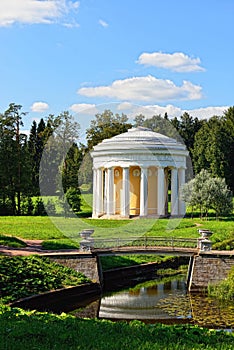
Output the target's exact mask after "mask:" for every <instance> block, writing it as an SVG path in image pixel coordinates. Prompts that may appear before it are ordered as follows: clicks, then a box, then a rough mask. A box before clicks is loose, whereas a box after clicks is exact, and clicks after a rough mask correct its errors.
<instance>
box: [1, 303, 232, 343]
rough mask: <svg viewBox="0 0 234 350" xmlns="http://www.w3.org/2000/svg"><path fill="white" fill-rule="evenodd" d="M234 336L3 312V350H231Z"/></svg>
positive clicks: (194, 329)
mask: <svg viewBox="0 0 234 350" xmlns="http://www.w3.org/2000/svg"><path fill="white" fill-rule="evenodd" d="M233 347H234V334H233V333H227V332H224V331H214V330H209V329H203V328H200V327H197V326H187V325H180V326H167V325H162V324H156V325H151V324H149V325H145V324H144V323H142V322H139V321H132V322H130V323H127V322H115V323H114V322H111V321H106V320H96V319H94V320H90V319H77V318H75V317H73V316H71V315H66V314H62V315H60V316H56V315H53V314H49V313H39V312H35V311H31V312H27V311H23V310H20V309H10V308H7V307H4V308H3V309H2V310H1V308H0V349H17V350H25V349H37V350H48V349H50V350H60V349H63V350H68V349H69V350H84V349H89V350H120V349H123V350H188V349H194V350H197V349H199V350H204V349H206V350H214V349H217V350H218V349H222V350H231V349H233Z"/></svg>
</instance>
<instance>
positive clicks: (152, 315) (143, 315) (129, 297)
mask: <svg viewBox="0 0 234 350" xmlns="http://www.w3.org/2000/svg"><path fill="white" fill-rule="evenodd" d="M171 293H173V295H174V296H175V295H177V296H178V297H182V296H184V295H185V293H186V284H185V283H184V282H183V281H177V280H174V281H171V282H167V283H159V284H155V285H153V286H152V287H147V288H145V287H142V288H139V289H136V290H134V289H132V290H129V291H122V292H119V293H115V294H114V295H113V296H106V297H103V298H102V300H101V304H100V310H99V318H109V319H138V320H156V319H168V318H170V316H169V315H168V313H167V312H165V311H164V310H163V309H162V308H161V307H160V305H159V302H160V301H161V300H163V299H165V298H167V297H169V296H170V295H171ZM186 316H187V317H188V316H189V315H186Z"/></svg>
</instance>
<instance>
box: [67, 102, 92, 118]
mask: <svg viewBox="0 0 234 350" xmlns="http://www.w3.org/2000/svg"><path fill="white" fill-rule="evenodd" d="M69 109H70V110H71V111H73V112H75V113H82V114H85V115H93V114H95V113H98V109H97V108H96V105H95V104H91V103H76V104H73V105H72V106H70V108H69Z"/></svg>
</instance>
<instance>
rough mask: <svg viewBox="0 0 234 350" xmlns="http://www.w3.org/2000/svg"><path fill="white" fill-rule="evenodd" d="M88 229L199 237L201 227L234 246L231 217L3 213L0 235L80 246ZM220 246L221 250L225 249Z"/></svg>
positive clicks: (108, 234)
mask: <svg viewBox="0 0 234 350" xmlns="http://www.w3.org/2000/svg"><path fill="white" fill-rule="evenodd" d="M88 228H93V229H94V238H95V237H97V238H115V237H120V238H121V237H122V238H123V237H124V238H126V237H132V236H135V237H142V236H143V235H145V234H147V236H159V237H175V238H198V237H199V233H198V229H202V228H203V229H210V230H211V231H212V232H213V235H212V236H211V240H212V241H213V243H218V242H222V241H224V240H228V241H227V248H228V247H232V242H233V240H234V221H233V220H228V219H226V220H220V221H217V220H215V219H210V220H200V219H198V218H196V219H190V218H185V219H182V220H181V219H158V220H156V219H133V220H104V219H99V220H95V219H88V218H82V219H81V218H77V217H73V218H63V217H43V216H42V217H40V216H37V217H34V216H21V217H17V216H0V235H2V236H3V235H7V236H13V237H17V238H23V239H41V240H44V241H50V242H49V243H48V244H52V243H53V242H54V245H57V246H58V244H59V243H61V245H63V246H64V244H65V241H64V240H66V239H68V241H67V243H68V245H71V244H72V243H71V241H73V242H74V244H75V246H77V245H78V243H79V241H80V232H81V231H82V230H83V229H88ZM60 240H61V242H59V241H60ZM9 243H10V241H9ZM230 244H231V245H230ZM220 246H221V249H224V248H225V247H223V246H222V245H220ZM64 248H65V246H64ZM230 249H232V248H230Z"/></svg>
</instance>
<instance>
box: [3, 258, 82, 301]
mask: <svg viewBox="0 0 234 350" xmlns="http://www.w3.org/2000/svg"><path fill="white" fill-rule="evenodd" d="M87 281H88V279H87V278H86V277H85V276H84V275H83V274H81V273H79V272H76V271H75V270H72V269H70V268H68V267H65V266H62V265H60V264H57V263H54V262H51V261H50V260H49V259H48V258H44V257H39V256H26V257H21V256H15V257H0V297H6V296H10V297H11V299H12V300H15V299H19V298H22V297H26V296H30V295H33V294H38V293H41V292H46V291H49V290H52V289H58V288H62V287H64V286H69V285H70V286H72V285H77V284H80V283H84V282H87Z"/></svg>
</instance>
